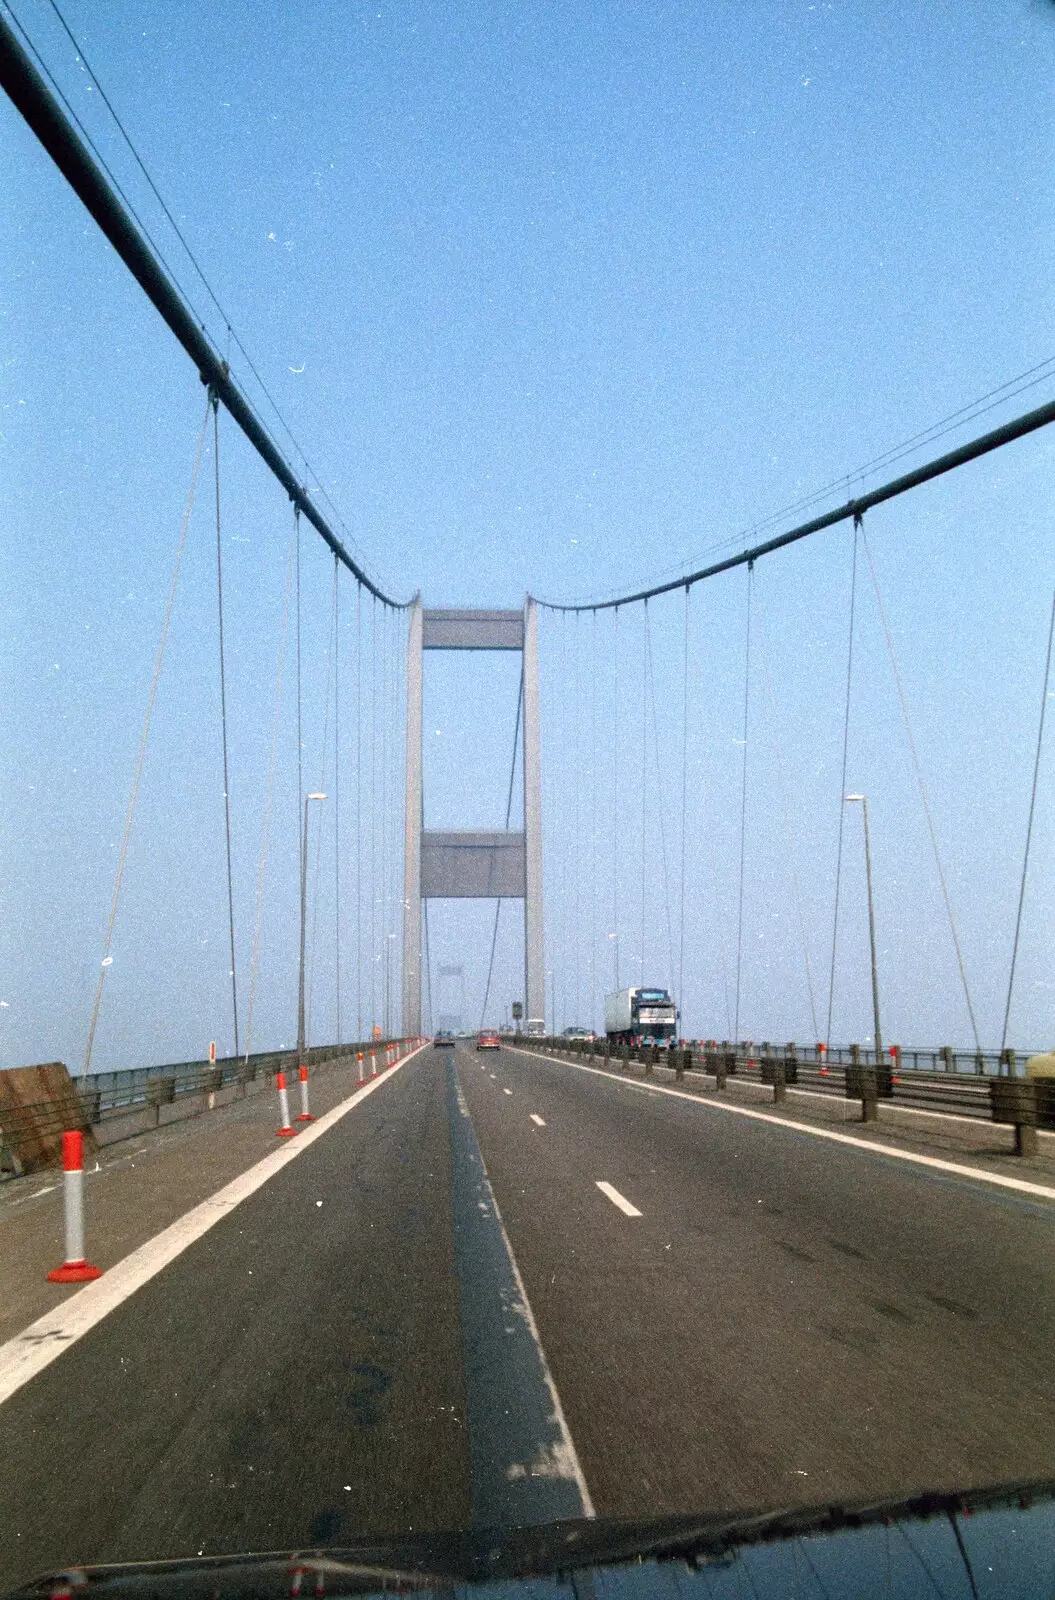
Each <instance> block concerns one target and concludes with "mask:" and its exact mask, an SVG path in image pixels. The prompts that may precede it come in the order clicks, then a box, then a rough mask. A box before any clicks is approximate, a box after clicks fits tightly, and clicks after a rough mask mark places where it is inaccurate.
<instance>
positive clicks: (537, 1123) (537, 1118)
mask: <svg viewBox="0 0 1055 1600" xmlns="http://www.w3.org/2000/svg"><path fill="white" fill-rule="evenodd" d="M531 1120H532V1122H533V1123H534V1124H535V1126H536V1128H544V1127H545V1126H546V1124H545V1123H544V1122H543V1120H542V1118H541V1117H540V1116H538V1115H537V1113H536V1112H534V1111H533V1112H532V1113H531Z"/></svg>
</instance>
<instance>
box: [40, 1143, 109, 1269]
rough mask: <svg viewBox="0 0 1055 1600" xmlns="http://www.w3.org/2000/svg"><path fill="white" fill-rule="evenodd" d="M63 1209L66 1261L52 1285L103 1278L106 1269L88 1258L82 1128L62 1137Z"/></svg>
mask: <svg viewBox="0 0 1055 1600" xmlns="http://www.w3.org/2000/svg"><path fill="white" fill-rule="evenodd" d="M62 1172H63V1197H62V1199H63V1210H64V1212H65V1223H66V1259H65V1261H64V1262H63V1263H62V1266H61V1267H54V1268H53V1269H52V1270H51V1272H49V1273H48V1282H49V1283H87V1282H89V1281H90V1280H91V1279H92V1278H101V1277H102V1275H103V1269H102V1267H93V1266H91V1265H89V1263H88V1262H87V1261H86V1260H85V1259H84V1135H83V1133H82V1132H81V1131H80V1129H79V1128H74V1129H73V1130H72V1131H71V1132H69V1133H64V1134H63V1135H62Z"/></svg>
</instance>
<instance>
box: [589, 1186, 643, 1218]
mask: <svg viewBox="0 0 1055 1600" xmlns="http://www.w3.org/2000/svg"><path fill="white" fill-rule="evenodd" d="M597 1187H598V1189H600V1191H601V1193H602V1194H606V1195H607V1196H608V1198H609V1200H610V1201H611V1202H612V1204H613V1205H614V1206H618V1207H619V1209H620V1211H621V1212H622V1213H623V1215H624V1217H639V1216H640V1215H641V1212H640V1211H639V1210H638V1209H637V1207H636V1206H632V1205H631V1204H630V1201H629V1200H628V1199H627V1198H626V1196H625V1195H622V1194H620V1193H619V1190H618V1189H614V1188H613V1187H612V1185H611V1184H610V1183H605V1182H604V1181H603V1180H602V1179H601V1178H598V1179H597Z"/></svg>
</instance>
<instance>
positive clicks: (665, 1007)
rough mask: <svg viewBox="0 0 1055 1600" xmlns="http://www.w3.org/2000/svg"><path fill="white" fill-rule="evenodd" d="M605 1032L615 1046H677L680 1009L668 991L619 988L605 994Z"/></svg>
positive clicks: (665, 1047) (667, 1047)
mask: <svg viewBox="0 0 1055 1600" xmlns="http://www.w3.org/2000/svg"><path fill="white" fill-rule="evenodd" d="M604 1030H605V1033H606V1034H607V1035H608V1039H609V1042H610V1043H612V1044H629V1045H635V1046H638V1045H643V1044H645V1043H646V1042H647V1043H648V1044H655V1045H659V1047H660V1048H661V1049H663V1050H667V1049H670V1048H671V1046H673V1044H674V1043H675V1038H676V1035H677V1031H678V1008H677V1006H676V1005H675V1004H674V1001H673V999H672V998H671V995H670V993H669V991H668V990H666V989H644V988H636V989H619V990H617V992H616V993H615V994H609V995H605V1000H604Z"/></svg>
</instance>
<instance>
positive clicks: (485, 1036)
mask: <svg viewBox="0 0 1055 1600" xmlns="http://www.w3.org/2000/svg"><path fill="white" fill-rule="evenodd" d="M476 1048H477V1050H501V1048H502V1041H501V1039H499V1037H498V1035H497V1033H478V1034H477V1035H476Z"/></svg>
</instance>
